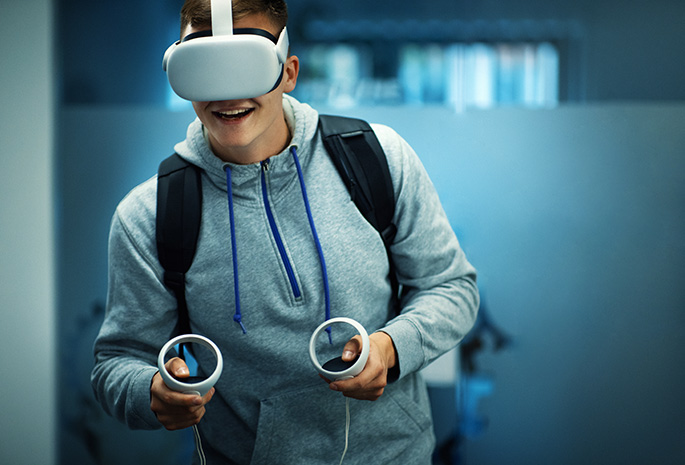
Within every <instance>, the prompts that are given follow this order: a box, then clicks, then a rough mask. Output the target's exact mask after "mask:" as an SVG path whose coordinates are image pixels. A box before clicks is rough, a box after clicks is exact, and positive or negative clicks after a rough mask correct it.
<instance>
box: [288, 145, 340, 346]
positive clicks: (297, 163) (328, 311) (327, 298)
mask: <svg viewBox="0 0 685 465" xmlns="http://www.w3.org/2000/svg"><path fill="white" fill-rule="evenodd" d="M290 153H292V155H293V160H295V167H296V168H297V177H298V178H299V179H300V188H301V190H302V198H303V200H304V207H305V209H306V210H307V218H308V219H309V227H310V228H311V230H312V236H314V242H315V243H316V251H317V252H318V253H319V261H320V262H321V274H322V275H323V291H324V298H325V301H326V320H330V319H331V296H330V292H329V289H328V272H327V271H326V260H325V259H324V256H323V249H322V248H321V242H320V241H319V235H318V234H317V233H316V226H314V218H313V217H312V210H311V208H310V207H309V199H308V198H307V188H306V187H305V185H304V176H303V175H302V167H301V166H300V160H299V158H297V150H296V149H295V147H294V146H293V147H290ZM326 332H327V333H328V341H329V342H330V343H331V344H332V343H333V340H332V338H331V327H330V326H329V327H328V328H326Z"/></svg>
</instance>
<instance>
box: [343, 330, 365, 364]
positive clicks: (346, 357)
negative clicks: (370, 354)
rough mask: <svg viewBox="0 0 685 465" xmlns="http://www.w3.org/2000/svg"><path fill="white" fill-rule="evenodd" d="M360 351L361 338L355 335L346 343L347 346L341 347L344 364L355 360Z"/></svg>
mask: <svg viewBox="0 0 685 465" xmlns="http://www.w3.org/2000/svg"><path fill="white" fill-rule="evenodd" d="M361 351H362V337H361V336H360V335H356V336H354V337H353V338H352V339H350V340H349V341H347V344H345V347H343V353H342V359H343V361H345V362H351V361H352V360H354V359H355V358H357V357H359V354H361Z"/></svg>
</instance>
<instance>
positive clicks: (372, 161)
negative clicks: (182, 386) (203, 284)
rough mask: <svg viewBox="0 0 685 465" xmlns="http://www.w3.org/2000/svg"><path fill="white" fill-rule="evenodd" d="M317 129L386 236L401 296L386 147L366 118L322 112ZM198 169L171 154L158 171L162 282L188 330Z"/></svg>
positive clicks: (356, 195) (350, 186) (353, 194)
mask: <svg viewBox="0 0 685 465" xmlns="http://www.w3.org/2000/svg"><path fill="white" fill-rule="evenodd" d="M319 130H320V131H321V135H322V138H323V143H324V146H325V147H326V150H327V151H328V153H329V154H330V156H331V159H332V160H333V163H334V164H335V167H336V168H337V169H338V172H339V173H340V176H341V177H342V179H343V181H344V183H345V185H346V186H347V189H348V190H349V192H350V196H351V198H352V200H353V201H354V203H355V205H356V206H357V208H358V209H359V211H360V212H361V213H362V215H363V216H364V218H366V220H367V221H368V222H369V223H370V224H371V225H372V226H373V227H374V228H375V229H376V230H377V231H378V233H379V234H380V235H381V237H382V239H383V243H384V244H385V249H386V252H387V254H388V261H389V263H390V280H391V283H392V286H393V295H394V296H395V297H397V296H398V292H399V285H398V283H397V277H396V276H395V272H394V267H393V264H392V259H391V255H390V248H389V247H390V244H391V243H392V241H393V239H394V237H395V233H396V231H397V230H396V227H395V225H394V224H393V223H392V218H393V215H394V212H395V197H394V194H393V187H392V181H391V179H390V171H389V169H388V162H387V159H386V157H385V153H384V152H383V149H382V148H381V145H380V143H379V142H378V139H377V138H376V135H375V134H374V132H373V130H372V129H371V126H369V124H368V123H367V122H366V121H362V120H359V119H353V118H345V117H340V116H327V115H321V116H320V117H319ZM200 171H201V170H200V169H199V168H198V167H197V166H195V165H193V164H191V163H188V162H187V161H185V160H184V159H183V158H181V157H180V156H179V155H178V154H173V155H171V156H170V157H168V158H166V159H165V160H164V161H162V163H161V164H160V166H159V171H158V177H157V224H156V229H157V254H158V258H159V261H160V263H161V264H162V267H163V268H164V284H165V285H166V286H167V287H168V288H169V289H171V290H172V291H173V292H174V294H175V295H176V300H177V302H178V318H179V320H178V325H179V326H178V328H177V330H178V331H179V334H184V333H188V332H190V320H189V317H188V309H187V306H186V299H185V273H186V272H187V271H188V269H190V265H191V264H192V262H193V258H194V256H195V250H196V244H197V238H198V235H199V231H200V220H201V213H202V186H201V177H200V174H201V173H200Z"/></svg>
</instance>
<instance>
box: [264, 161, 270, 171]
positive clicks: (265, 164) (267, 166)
mask: <svg viewBox="0 0 685 465" xmlns="http://www.w3.org/2000/svg"><path fill="white" fill-rule="evenodd" d="M269 161H270V158H267V159H266V160H264V161H263V162H262V169H263V170H264V171H269Z"/></svg>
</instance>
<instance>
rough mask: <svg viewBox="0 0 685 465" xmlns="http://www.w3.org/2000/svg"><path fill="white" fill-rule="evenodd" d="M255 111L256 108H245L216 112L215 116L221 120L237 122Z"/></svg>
mask: <svg viewBox="0 0 685 465" xmlns="http://www.w3.org/2000/svg"><path fill="white" fill-rule="evenodd" d="M253 111H254V108H243V109H240V110H226V111H214V112H212V113H213V114H214V116H216V117H217V118H219V119H223V120H229V121H235V120H239V119H241V118H244V117H246V116H247V115H249V114H250V113H252V112H253Z"/></svg>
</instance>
